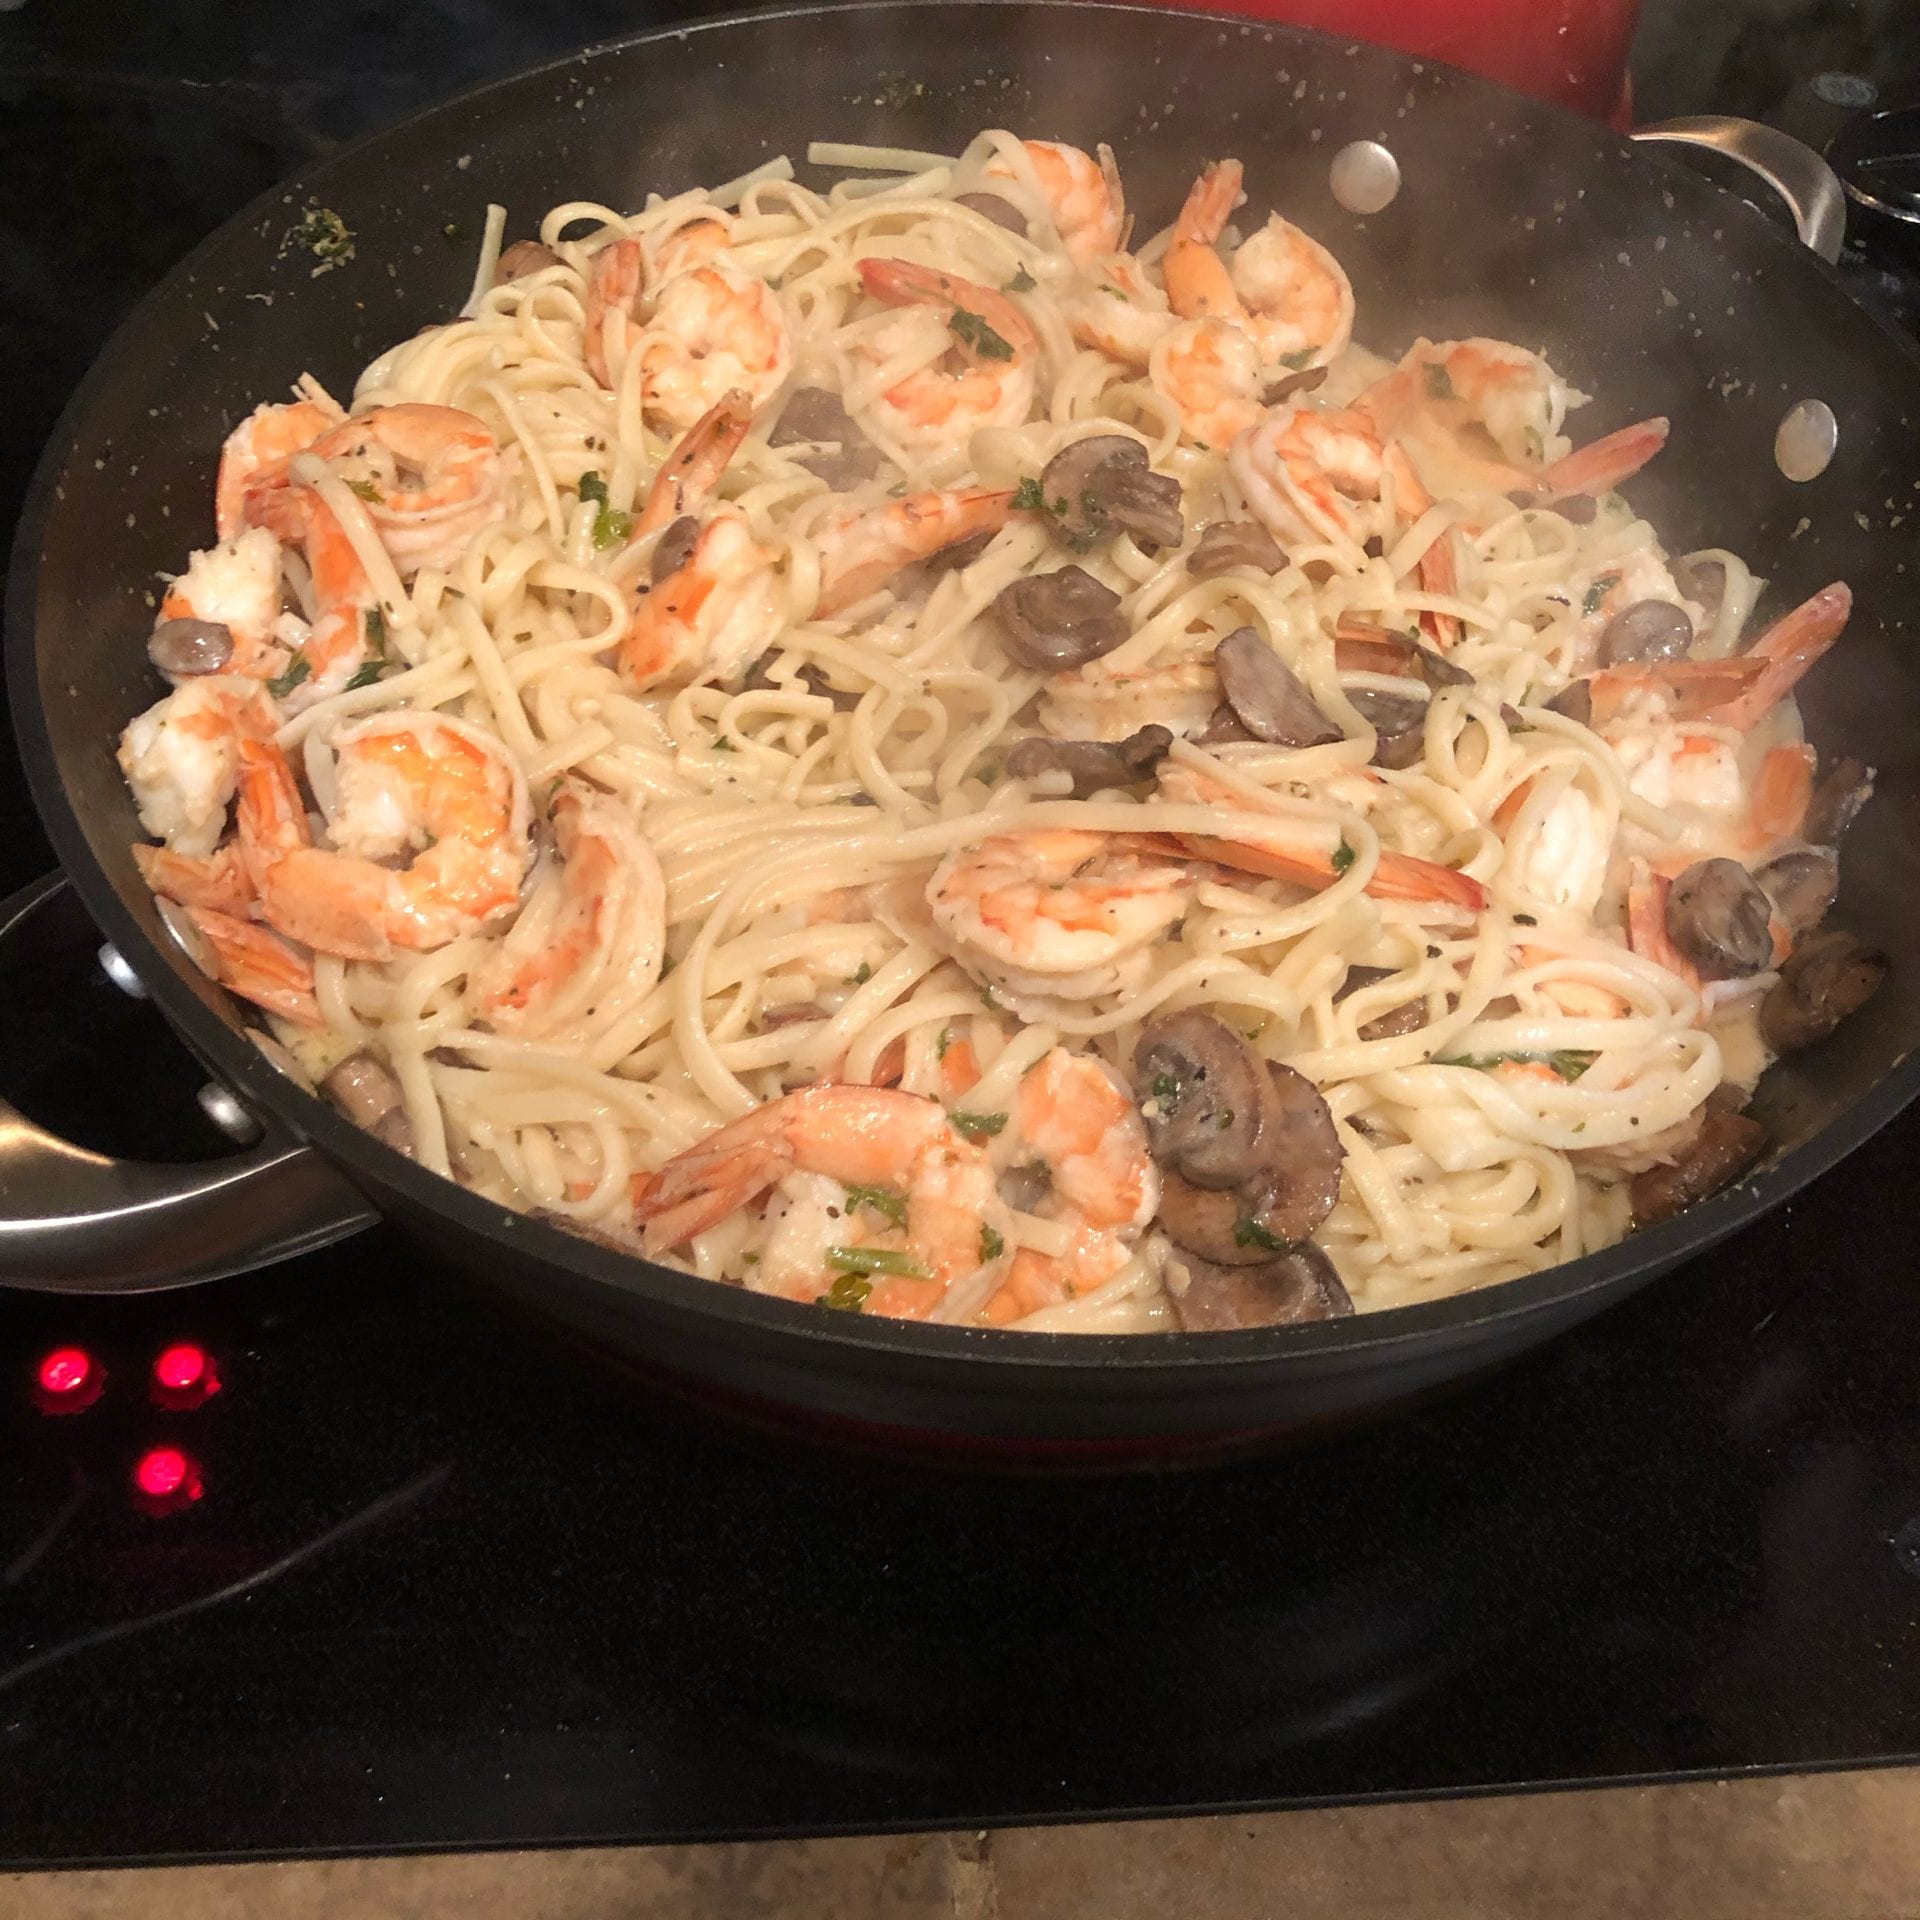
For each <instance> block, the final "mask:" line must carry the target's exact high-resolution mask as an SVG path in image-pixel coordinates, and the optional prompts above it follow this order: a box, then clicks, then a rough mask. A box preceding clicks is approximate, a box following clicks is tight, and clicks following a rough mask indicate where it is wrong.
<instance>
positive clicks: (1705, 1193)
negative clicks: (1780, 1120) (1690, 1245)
mask: <svg viewBox="0 0 1920 1920" xmlns="http://www.w3.org/2000/svg"><path fill="white" fill-rule="evenodd" d="M1766 1144H1767V1135H1766V1130H1765V1129H1764V1128H1763V1127H1762V1126H1761V1125H1760V1123H1759V1122H1758V1121H1757V1120H1749V1119H1748V1118H1747V1116H1746V1115H1745V1114H1744V1113H1736V1112H1734V1111H1733V1110H1732V1109H1731V1108H1727V1107H1716V1106H1712V1105H1709V1106H1708V1107H1707V1108H1706V1110H1705V1112H1704V1113H1703V1114H1702V1115H1701V1117H1700V1130H1699V1132H1698V1133H1696V1134H1695V1135H1694V1136H1693V1139H1692V1141H1691V1142H1690V1143H1689V1144H1688V1145H1687V1146H1686V1148H1685V1149H1684V1150H1683V1151H1682V1152H1681V1154H1680V1156H1679V1158H1678V1159H1677V1160H1675V1161H1674V1162H1673V1164H1672V1165H1671V1166H1660V1167H1649V1168H1648V1169H1647V1170H1646V1171H1645V1172H1644V1173H1637V1174H1635V1175H1634V1177H1633V1224H1634V1225H1635V1226H1636V1227H1651V1226H1654V1225H1657V1224H1658V1223H1659V1222H1660V1221H1662V1220H1671V1219H1672V1218H1673V1217H1674V1215H1675V1214H1678V1213H1684V1212H1685V1211H1686V1209H1687V1208H1688V1207H1691V1206H1694V1205H1696V1204H1697V1203H1698V1202H1699V1201H1702V1200H1705V1199H1707V1198H1708V1197H1709V1196H1710V1195H1712V1194H1716V1193H1718V1192H1719V1191H1720V1189H1721V1188H1722V1187H1724V1186H1726V1185H1727V1184H1728V1183H1729V1182H1731V1181H1734V1180H1737V1179H1738V1178H1739V1177H1740V1175H1741V1174H1743V1173H1745V1172H1746V1170H1747V1169H1748V1168H1749V1167H1750V1166H1752V1165H1753V1163H1754V1162H1755V1161H1756V1160H1758V1159H1759V1158H1760V1155H1761V1153H1762V1151H1763V1150H1764V1149H1765V1147H1766Z"/></svg>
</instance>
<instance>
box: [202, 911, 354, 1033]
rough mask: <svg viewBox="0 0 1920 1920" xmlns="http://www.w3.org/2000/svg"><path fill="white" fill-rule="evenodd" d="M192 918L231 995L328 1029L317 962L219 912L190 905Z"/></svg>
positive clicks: (300, 1022)
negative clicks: (316, 980) (316, 982)
mask: <svg viewBox="0 0 1920 1920" xmlns="http://www.w3.org/2000/svg"><path fill="white" fill-rule="evenodd" d="M187 913H188V917H189V918H190V919H191V920H192V922H193V924H194V927H195V929H196V930H197V931H198V932H199V934H200V936H201V938H202V939H203V940H205V941H206V943H207V949H208V951H209V952H210V953H211V954H212V956H213V962H214V969H215V974H216V977H217V978H218V980H219V982H220V984H221V985H222V986H223V987H225V988H226V989H227V990H228V991H229V992H230V993H237V994H239V995H240V997H241V998H242V999H243V1000H251V1001H252V1002H253V1004H254V1005H255V1006H256V1007H265V1008H266V1010H267V1011H268V1012H269V1013H277V1014H279V1015H280V1016H281V1017H282V1018H283V1019H286V1020H291V1021H293V1022H294V1024H295V1025H296V1026H302V1027H319V1026H324V1025H325V1024H326V1022H325V1020H324V1019H323V1017H322V1016H321V1012H320V1002H319V1001H318V1000H317V999H316V998H315V997H314V991H313V962H312V961H311V960H309V959H308V958H307V956H306V955H305V954H303V953H302V952H300V950H299V949H298V948H297V947H295V946H293V945H292V944H291V943H290V942H288V941H285V940H282V939H281V938H280V937H279V935H278V934H274V933H269V932H268V931H267V929H266V928H265V927H261V926H256V925H255V924H254V923H253V922H252V921H251V920H241V919H238V918H236V917H235V916H234V915H232V914H230V913H222V912H221V911H219V909H217V908H214V907H194V906H190V907H188V908H187Z"/></svg>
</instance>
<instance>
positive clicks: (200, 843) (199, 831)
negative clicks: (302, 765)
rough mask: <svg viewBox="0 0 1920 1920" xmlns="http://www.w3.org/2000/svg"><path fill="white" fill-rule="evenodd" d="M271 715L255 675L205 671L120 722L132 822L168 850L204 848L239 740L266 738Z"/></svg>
mask: <svg viewBox="0 0 1920 1920" xmlns="http://www.w3.org/2000/svg"><path fill="white" fill-rule="evenodd" d="M278 724H279V717H278V715H277V714H276V712H275V711H274V704H273V701H272V700H271V699H270V698H269V697H268V695H267V693H266V692H265V690H264V689H263V688H262V687H261V686H260V684H259V682H258V681H254V680H247V679H242V678H241V677H239V676H238V675H229V674H207V675H205V676H203V677H201V678H199V679H194V680H189V681H187V682H186V683H185V684H184V685H182V686H179V687H176V688H175V689H174V691H173V692H172V693H170V694H168V695H167V696H166V698H165V699H164V700H159V701H156V702H155V703H154V705H152V706H151V707H149V708H148V709H147V710H146V712H145V713H141V714H136V715H135V716H134V717H133V719H131V720H130V721H128V723H127V726H126V730H125V731H124V732H123V733H122V734H121V736H120V748H119V755H118V758H119V761H120V770H121V772H122V773H124V774H125V775H126V777H127V785H128V786H129V787H131V788H132V789H133V797H134V800H135V802H136V804H137V805H138V806H139V809H140V824H141V826H142V827H143V828H144V829H145V830H146V831H147V832H148V833H149V834H151V835H152V836H153V837H154V838H155V839H156V840H163V841H165V842H166V845H167V848H168V851H169V852H171V853H174V854H178V855H185V856H188V857H198V856H204V855H207V854H210V853H212V851H213V849H214V847H215V845H216V843H217V842H218V841H219V839H220V836H221V834H222V833H223V832H224V831H225V830H226V824H227V808H228V806H229V805H230V804H231V803H232V801H233V796H234V793H235V790H236V789H237V787H238V784H239V779H240V744H241V742H242V741H243V740H247V739H255V740H266V739H269V738H271V736H272V734H273V730H274V728H275V727H276V726H277V725H278Z"/></svg>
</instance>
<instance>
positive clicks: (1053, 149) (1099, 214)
mask: <svg viewBox="0 0 1920 1920" xmlns="http://www.w3.org/2000/svg"><path fill="white" fill-rule="evenodd" d="M1020 146H1021V149H1022V151H1023V152H1024V153H1025V154H1026V157H1027V162H1028V164H1029V165H1030V166H1031V167H1032V168H1033V177H1034V179H1035V181H1036V182H1037V183H1038V184H1039V188H1040V194H1041V197H1042V198H1043V199H1044V200H1045V202H1046V205H1047V211H1048V213H1049V215H1051V217H1052V220H1053V224H1054V228H1055V230H1056V231H1057V232H1058V233H1059V235H1060V239H1061V243H1062V244H1063V245H1064V246H1065V248H1066V250H1067V252H1068V254H1069V255H1070V256H1071V257H1072V259H1073V260H1074V261H1075V262H1076V264H1078V265H1080V266H1085V265H1087V264H1088V262H1090V261H1091V260H1092V259H1093V258H1094V257H1095V256H1096V255H1098V254H1102V253H1111V252H1113V251H1114V249H1115V248H1117V247H1118V246H1120V245H1121V243H1122V241H1123V238H1124V236H1125V234H1126V228H1127V202H1126V196H1125V194H1124V193H1122V192H1121V189H1120V169H1119V168H1118V167H1117V166H1116V165H1115V164H1114V158H1113V149H1112V148H1111V147H1109V146H1107V145H1105V144H1104V143H1103V144H1102V145H1101V146H1100V147H1099V148H1098V149H1097V150H1096V151H1097V153H1098V156H1099V157H1098V158H1097V159H1096V158H1095V157H1094V155H1093V154H1088V153H1083V152H1082V151H1081V150H1080V149H1079V148H1078V147H1069V146H1065V145H1063V144H1062V143H1061V142H1059V141H1057V140H1023V141H1021V143H1020ZM981 172H982V174H983V175H984V176H985V177H986V178H987V179H989V180H1011V181H1014V182H1015V183H1016V184H1024V183H1022V182H1021V181H1020V177H1019V174H1018V173H1017V172H1016V170H1015V169H1014V167H1013V165H1012V163H1011V162H1009V161H1008V160H1006V159H1004V158H1002V157H1000V156H998V155H996V156H995V157H994V158H993V159H992V160H989V161H988V162H987V164H986V165H985V166H984V167H983V168H982V169H981Z"/></svg>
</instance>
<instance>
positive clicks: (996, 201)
mask: <svg viewBox="0 0 1920 1920" xmlns="http://www.w3.org/2000/svg"><path fill="white" fill-rule="evenodd" d="M953 200H954V205H955V206H959V207H971V208H972V209H973V211H974V212H975V213H977V214H979V215H980V216H981V218H982V219H985V220H991V221H992V222H993V224H994V225H995V226H996V227H1005V228H1006V230H1007V231H1008V232H1009V233H1022V234H1023V233H1025V232H1026V231H1027V216H1026V215H1025V214H1024V213H1022V212H1021V211H1020V209H1019V208H1018V207H1016V206H1015V205H1014V204H1013V202H1012V201H1011V200H1003V199H1001V197H1000V196H999V195H998V194H997V193H956V194H955V195H954V196H953Z"/></svg>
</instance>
